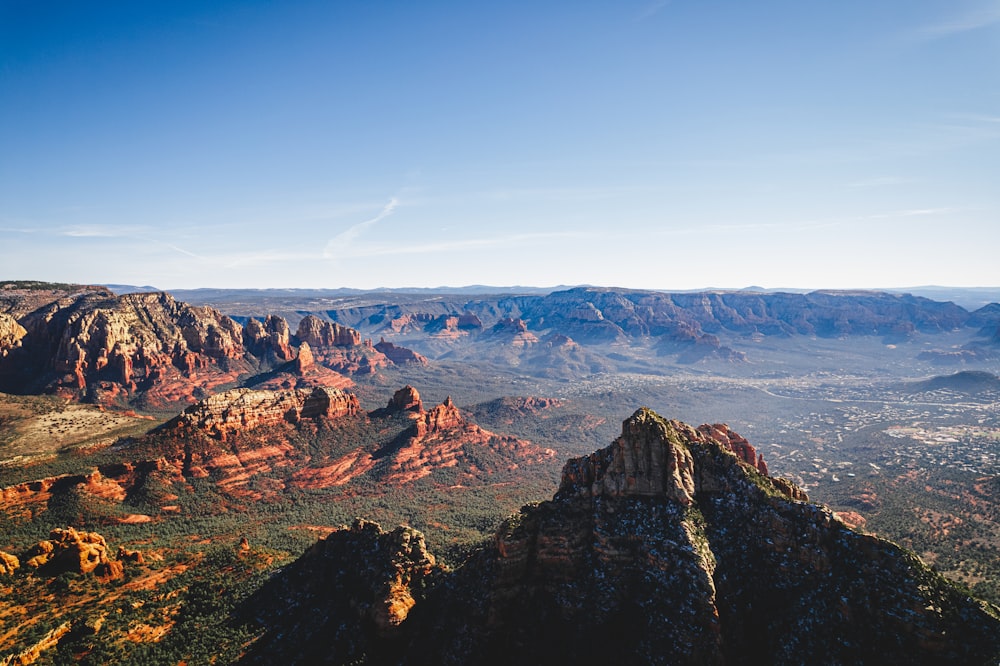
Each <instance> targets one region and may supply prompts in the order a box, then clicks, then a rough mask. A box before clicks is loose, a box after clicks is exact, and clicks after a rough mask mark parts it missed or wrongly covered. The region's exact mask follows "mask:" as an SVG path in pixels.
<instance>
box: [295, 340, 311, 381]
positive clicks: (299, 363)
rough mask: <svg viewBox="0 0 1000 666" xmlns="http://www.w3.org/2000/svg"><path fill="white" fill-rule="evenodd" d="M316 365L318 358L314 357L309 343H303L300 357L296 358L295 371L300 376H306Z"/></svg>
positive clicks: (300, 347) (300, 346)
mask: <svg viewBox="0 0 1000 666" xmlns="http://www.w3.org/2000/svg"><path fill="white" fill-rule="evenodd" d="M315 365H316V358H315V357H314V356H313V353H312V349H311V348H310V347H309V343H308V342H303V343H302V344H301V345H299V355H298V356H296V357H295V371H296V372H297V373H298V374H300V375H304V374H305V373H306V372H308V371H309V370H310V368H312V367H314V366H315Z"/></svg>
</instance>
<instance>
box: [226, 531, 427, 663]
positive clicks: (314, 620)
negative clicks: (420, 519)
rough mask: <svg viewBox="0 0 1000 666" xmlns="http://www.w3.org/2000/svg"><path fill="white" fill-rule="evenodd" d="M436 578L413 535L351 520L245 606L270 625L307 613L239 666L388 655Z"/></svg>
mask: <svg viewBox="0 0 1000 666" xmlns="http://www.w3.org/2000/svg"><path fill="white" fill-rule="evenodd" d="M331 565H334V566H331ZM440 573H441V569H440V568H439V567H438V566H437V565H436V563H435V559H434V556H433V555H432V554H431V553H429V552H428V551H427V547H426V545H425V543H424V535H423V534H421V533H420V532H418V531H417V530H415V529H412V528H410V527H405V526H400V527H397V528H396V529H394V530H391V531H389V532H386V531H383V530H382V528H381V527H380V526H379V524H378V523H375V522H372V521H369V520H364V519H361V518H357V519H355V521H354V523H353V524H352V525H351V526H350V527H346V526H345V527H341V528H339V529H337V530H334V531H333V532H332V533H331V534H330V535H329V536H327V537H326V538H325V539H322V540H320V541H318V542H317V543H316V544H315V545H313V546H312V547H311V548H309V550H307V551H306V552H305V553H304V554H303V555H302V556H301V557H300V558H299V559H298V560H296V561H295V562H294V563H293V564H292V565H291V566H289V567H288V568H287V569H285V570H284V571H283V572H282V573H281V575H280V576H276V577H275V578H273V579H272V580H271V581H270V582H268V583H267V584H266V585H265V586H264V588H263V589H261V591H260V592H258V593H257V594H256V595H255V596H254V597H253V598H251V599H250V603H249V604H247V606H248V608H250V609H252V610H251V612H253V613H254V614H255V615H256V616H257V617H258V618H259V619H260V620H262V621H264V622H265V623H266V624H269V625H272V626H278V625H280V623H281V622H282V621H284V620H285V619H287V618H285V617H283V615H284V614H285V613H288V612H289V611H290V610H292V609H296V608H309V609H311V610H310V612H309V613H308V615H306V616H302V617H301V618H297V619H296V621H295V626H294V629H293V630H291V631H290V632H287V631H282V632H274V633H268V634H265V635H264V636H263V638H262V639H261V640H260V641H259V642H258V643H257V644H256V645H255V646H254V648H253V649H252V650H251V651H250V652H249V654H248V655H247V656H246V658H245V660H244V663H261V664H271V663H275V660H276V657H277V655H278V654H279V653H280V655H281V657H280V659H278V661H280V662H281V663H300V664H307V663H344V664H346V663H350V662H352V661H353V660H355V659H359V660H360V661H367V659H365V653H370V654H375V655H378V656H379V657H382V656H384V655H386V654H387V653H388V654H391V653H392V652H393V651H394V650H395V649H397V648H398V647H400V646H399V645H398V644H397V643H398V641H399V639H400V632H401V628H402V627H401V625H403V623H404V621H405V620H406V619H407V616H408V614H409V612H410V609H412V608H413V607H414V605H415V604H416V603H417V602H418V601H419V600H422V599H423V595H424V593H425V590H426V588H427V587H428V583H429V582H431V580H432V579H433V577H434V576H435V575H438V574H440ZM290 637H291V640H288V639H289V638H290ZM331 646H334V647H333V652H332V653H331Z"/></svg>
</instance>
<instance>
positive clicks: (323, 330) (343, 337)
mask: <svg viewBox="0 0 1000 666" xmlns="http://www.w3.org/2000/svg"><path fill="white" fill-rule="evenodd" d="M295 337H296V338H298V339H299V342H307V343H309V345H310V346H311V347H356V346H358V345H360V344H361V334H360V333H358V332H357V331H355V330H354V329H353V328H348V327H346V326H341V325H340V324H336V323H334V322H330V321H323V320H322V319H319V318H318V317H314V316H313V315H307V316H305V317H303V318H302V321H300V322H299V328H298V331H297V332H296V333H295Z"/></svg>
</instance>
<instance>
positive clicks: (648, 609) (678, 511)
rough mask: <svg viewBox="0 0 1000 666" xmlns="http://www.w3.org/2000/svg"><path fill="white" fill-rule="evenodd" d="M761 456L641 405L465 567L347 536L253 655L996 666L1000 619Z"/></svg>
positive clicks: (321, 548) (281, 605) (384, 536)
mask: <svg viewBox="0 0 1000 666" xmlns="http://www.w3.org/2000/svg"><path fill="white" fill-rule="evenodd" d="M761 462H762V461H761V460H760V457H759V455H757V454H756V452H755V451H753V449H752V447H751V446H750V445H749V443H747V442H746V441H745V440H743V438H741V437H739V436H738V435H736V434H735V433H732V432H731V431H730V430H729V429H728V428H726V427H725V426H722V425H715V426H703V427H701V428H697V429H696V428H692V427H690V426H688V425H686V424H683V423H680V422H678V421H669V420H666V419H663V418H662V417H660V416H658V415H657V414H655V413H653V412H651V411H649V410H646V409H642V410H639V411H637V412H636V413H635V414H634V415H633V416H631V417H630V418H629V419H627V420H626V421H625V422H624V423H623V427H622V434H621V436H620V437H618V438H617V439H616V440H615V441H614V442H613V443H612V444H611V446H609V447H608V448H605V449H602V450H600V451H597V452H595V453H593V454H591V455H589V456H584V457H581V458H576V459H572V460H570V461H568V462H567V463H566V465H565V468H564V471H563V477H562V482H561V484H560V486H559V490H558V492H557V493H556V495H555V496H554V498H553V499H552V500H550V501H547V502H541V503H539V504H535V505H529V506H526V507H525V508H523V509H522V510H521V512H520V513H519V514H517V515H515V516H513V517H511V518H510V519H508V520H507V521H506V522H505V523H504V524H503V525H502V526H501V527H500V529H499V530H498V532H497V533H496V535H495V537H494V539H493V541H492V543H491V544H490V545H488V546H486V547H485V548H483V549H481V550H479V551H476V552H474V553H472V554H471V555H470V556H469V557H468V559H467V560H466V561H465V562H464V563H463V564H462V565H461V566H459V567H457V568H456V569H454V570H453V571H450V572H446V571H443V570H441V569H439V568H435V565H434V564H433V562H434V560H433V558H432V557H431V556H430V555H429V554H425V552H424V550H423V548H422V546H421V547H420V548H416V549H414V547H413V544H422V538H420V537H419V536H418V534H417V533H415V532H414V531H412V530H410V529H409V528H398V529H397V530H394V531H390V532H382V531H381V530H380V529H377V528H375V527H373V526H371V525H370V524H368V523H365V522H357V523H355V525H354V526H353V527H352V528H350V529H346V528H345V529H342V530H338V531H335V532H332V533H331V534H330V535H329V536H327V537H326V538H325V539H324V540H323V541H321V542H320V543H318V544H317V545H316V546H315V547H314V548H312V549H311V550H310V551H309V552H308V553H307V554H306V555H304V556H303V557H302V558H301V559H300V560H298V561H297V562H295V563H293V564H292V565H291V566H289V567H287V568H286V569H285V570H284V571H283V572H282V573H281V574H279V575H278V576H276V577H275V578H274V579H273V580H272V582H271V583H270V584H269V585H268V586H267V587H266V588H265V590H262V592H261V595H260V596H259V597H257V598H256V599H254V600H252V601H253V606H252V610H251V611H249V612H253V613H254V614H255V617H256V620H257V621H258V622H259V623H260V624H261V626H262V627H263V628H264V630H265V633H264V635H263V637H262V638H261V639H260V641H258V643H257V645H255V646H254V647H253V648H252V649H251V651H250V654H249V655H248V659H247V661H248V663H272V662H273V660H274V659H276V658H277V657H278V656H279V655H280V658H281V659H282V661H283V663H303V664H305V663H317V662H323V663H350V662H351V661H352V660H354V659H359V658H361V656H362V655H363V656H364V659H365V661H366V663H372V664H397V663H402V664H413V663H421V664H426V663H435V664H510V663H517V664H554V663H567V664H609V663H637V664H638V663H642V664H747V663H754V664H757V663H761V664H813V663H838V664H846V663H850V664H885V663H894V664H904V663H905V664H941V663H963V664H965V663H968V664H986V663H991V664H993V663H997V659H998V657H1000V611H998V609H996V608H995V607H992V606H989V605H987V604H985V603H984V602H980V601H976V600H974V599H972V598H970V597H968V596H967V595H965V594H964V593H962V592H960V591H959V590H957V589H956V588H955V587H954V586H952V585H951V584H949V583H947V582H946V581H944V579H942V578H941V577H940V576H938V575H937V574H935V573H934V572H932V571H931V570H929V569H928V568H927V567H926V566H925V565H923V564H922V563H921V562H920V560H919V559H918V558H917V557H915V556H914V555H912V554H911V553H909V552H907V551H904V550H903V549H901V548H899V547H897V546H895V545H894V544H892V543H889V542H887V541H884V540H881V539H878V538H877V537H874V536H870V535H864V534H859V533H857V532H855V531H853V530H851V529H850V528H848V527H847V526H846V525H844V524H843V523H842V522H840V521H839V520H837V518H836V517H835V516H834V515H833V514H832V513H831V512H830V511H829V510H827V509H826V508H824V507H822V506H817V505H815V504H811V503H809V502H808V501H807V500H806V497H805V494H804V493H802V491H801V490H799V489H798V488H796V487H795V486H794V485H792V484H791V483H789V482H787V481H782V480H779V479H773V478H771V477H769V476H767V475H766V474H765V473H763V472H762V464H761ZM401 530H402V531H404V532H405V534H406V539H405V540H403V539H401V538H400V536H399V535H400V534H402V533H403V532H401ZM411 600H412V603H411ZM386 609H389V610H388V611H387V610H386ZM404 611H405V612H404Z"/></svg>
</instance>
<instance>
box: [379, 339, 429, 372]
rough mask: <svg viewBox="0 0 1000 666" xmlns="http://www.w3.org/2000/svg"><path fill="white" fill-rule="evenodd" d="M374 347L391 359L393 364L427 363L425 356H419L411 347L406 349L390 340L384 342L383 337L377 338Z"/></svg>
mask: <svg viewBox="0 0 1000 666" xmlns="http://www.w3.org/2000/svg"><path fill="white" fill-rule="evenodd" d="M375 349H376V350H377V351H379V352H381V353H383V354H385V355H386V357H387V358H388V359H389V360H390V361H392V362H393V363H394V364H395V365H407V364H414V365H427V358H426V357H424V356H421V355H420V354H418V353H417V352H415V351H413V350H412V349H407V348H406V347H397V346H396V345H394V344H392V343H391V342H386V339H385V338H382V339H381V340H379V342H378V343H377V344H376V345H375Z"/></svg>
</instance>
